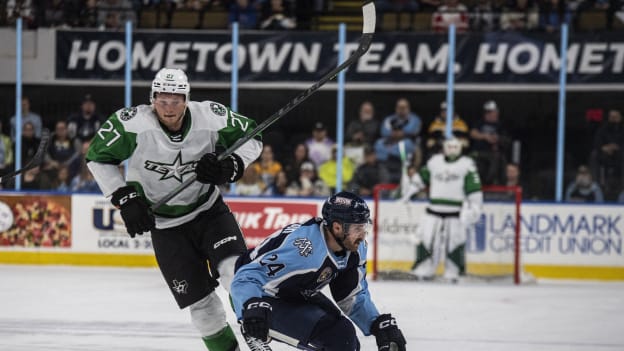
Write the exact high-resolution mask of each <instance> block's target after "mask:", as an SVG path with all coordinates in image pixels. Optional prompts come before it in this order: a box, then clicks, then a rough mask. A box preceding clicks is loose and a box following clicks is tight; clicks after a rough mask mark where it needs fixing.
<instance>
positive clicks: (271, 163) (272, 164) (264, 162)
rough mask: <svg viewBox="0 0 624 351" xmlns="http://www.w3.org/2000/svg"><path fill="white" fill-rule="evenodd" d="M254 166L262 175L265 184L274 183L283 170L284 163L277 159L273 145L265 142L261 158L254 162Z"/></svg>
mask: <svg viewBox="0 0 624 351" xmlns="http://www.w3.org/2000/svg"><path fill="white" fill-rule="evenodd" d="M252 167H253V168H254V169H255V171H256V173H257V174H259V175H260V178H262V181H263V182H264V184H273V181H274V180H275V177H276V176H277V174H278V173H279V172H281V171H282V164H281V163H279V161H277V160H275V158H274V154H273V147H272V146H271V145H268V144H264V146H263V147H262V153H261V154H260V160H258V161H257V162H254V164H253V165H252Z"/></svg>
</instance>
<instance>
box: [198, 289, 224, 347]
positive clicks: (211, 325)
mask: <svg viewBox="0 0 624 351" xmlns="http://www.w3.org/2000/svg"><path fill="white" fill-rule="evenodd" d="M189 309H190V311H191V321H192V322H193V325H194V326H195V328H197V330H199V332H200V333H201V335H202V336H204V337H205V336H212V335H215V334H217V333H218V332H220V331H222V330H223V328H225V327H226V326H227V322H226V320H225V310H224V309H223V304H222V303H221V300H220V299H219V296H217V294H216V293H215V292H211V293H210V294H208V295H206V297H204V298H203V299H201V300H199V301H197V302H195V303H194V304H192V305H191V306H189Z"/></svg>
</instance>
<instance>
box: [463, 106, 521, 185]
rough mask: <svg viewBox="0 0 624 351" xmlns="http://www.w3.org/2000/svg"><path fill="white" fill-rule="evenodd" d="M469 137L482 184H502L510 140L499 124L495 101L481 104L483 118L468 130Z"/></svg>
mask: <svg viewBox="0 0 624 351" xmlns="http://www.w3.org/2000/svg"><path fill="white" fill-rule="evenodd" d="M470 139H471V140H472V142H471V144H472V149H473V158H474V159H475V160H476V163H477V168H478V169H479V175H480V176H481V179H482V182H483V184H490V185H496V184H502V183H503V178H504V173H505V164H506V163H507V158H506V157H505V155H506V153H507V150H508V148H509V145H510V144H511V140H510V138H509V137H508V136H507V133H506V132H505V130H504V129H503V127H502V126H501V124H500V120H499V110H498V106H497V105H496V102H495V101H492V100H490V101H487V102H486V103H485V104H484V105H483V118H482V120H481V121H479V122H478V123H477V125H476V126H474V127H473V128H472V129H471V130H470Z"/></svg>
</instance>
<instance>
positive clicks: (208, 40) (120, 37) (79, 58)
mask: <svg viewBox="0 0 624 351" xmlns="http://www.w3.org/2000/svg"><path fill="white" fill-rule="evenodd" d="M358 38H359V34H357V32H350V33H349V34H348V43H347V45H346V48H345V51H346V55H347V56H348V55H350V54H351V53H352V52H353V51H354V50H355V49H356V48H357V46H358V44H357V39H358ZM124 40H125V39H124V34H123V33H122V32H119V33H108V32H106V33H105V32H98V31H75V30H71V31H64V30H59V31H57V32H56V48H55V52H56V68H55V78H56V79H57V80H67V79H69V80H76V79H77V80H93V79H98V80H115V81H123V79H124V73H125V71H124V70H125V50H126V49H125V43H124ZM239 42H240V44H239V47H238V54H239V55H238V57H239V73H238V76H239V80H240V81H241V82H243V83H244V82H250V83H279V82H282V83H284V82H310V83H311V82H314V81H318V80H319V78H320V77H321V76H322V75H323V74H325V73H326V72H328V71H330V70H331V69H333V68H334V67H336V65H337V58H338V46H337V44H336V43H337V42H338V37H337V33H334V32H243V33H242V34H241V37H240V40H239ZM132 45H133V46H132V64H133V72H132V79H133V80H134V81H144V82H150V81H151V80H152V79H153V77H154V74H155V73H156V72H157V71H158V69H160V68H161V67H176V68H181V69H184V70H185V71H186V73H187V74H188V75H189V78H190V79H191V81H194V82H197V84H202V82H211V83H219V82H220V83H229V82H230V79H231V70H232V64H231V53H232V50H233V48H232V44H231V35H230V33H228V32H211V33H210V35H206V33H205V32H182V31H175V32H155V31H149V32H146V31H137V32H135V33H133V43H132ZM448 49H449V48H448V44H447V37H446V35H439V34H431V33H392V34H391V33H377V34H375V37H374V39H373V42H372V44H371V46H370V49H369V51H368V53H367V54H365V55H364V56H363V57H362V58H360V59H359V60H358V62H357V63H356V64H354V65H353V66H352V67H351V68H349V70H347V71H346V81H347V82H349V83H369V84H373V85H374V84H383V83H388V84H395V85H396V86H397V87H398V86H401V85H413V84H414V82H418V84H442V83H445V82H446V77H447V74H446V70H447V67H448V64H447V57H448ZM455 56H456V57H457V62H456V63H455V65H454V67H455V71H456V78H455V79H456V83H457V84H486V83H487V84H493V83H515V84H529V85H530V84H537V85H539V84H556V83H557V82H558V79H559V67H560V64H561V62H560V61H561V60H560V53H559V42H558V36H552V35H544V34H539V33H517V32H490V33H483V34H479V33H474V34H463V35H458V37H457V45H456V52H455ZM567 67H568V77H567V81H568V83H569V84H581V83H582V84H593V83H600V84H604V83H609V84H622V82H623V81H624V39H623V38H622V37H621V36H618V35H617V34H614V33H601V34H581V33H574V34H573V35H571V37H570V42H569V47H568V50H567Z"/></svg>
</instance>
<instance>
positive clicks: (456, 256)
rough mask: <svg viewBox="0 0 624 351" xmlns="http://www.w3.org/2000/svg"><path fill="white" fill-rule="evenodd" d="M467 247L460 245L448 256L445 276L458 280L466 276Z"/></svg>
mask: <svg viewBox="0 0 624 351" xmlns="http://www.w3.org/2000/svg"><path fill="white" fill-rule="evenodd" d="M465 247H466V246H465V245H459V246H458V247H456V248H455V249H454V250H453V251H451V252H449V253H448V255H447V256H446V263H445V267H444V276H445V277H447V278H457V277H458V276H460V275H465V274H466V252H465Z"/></svg>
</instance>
